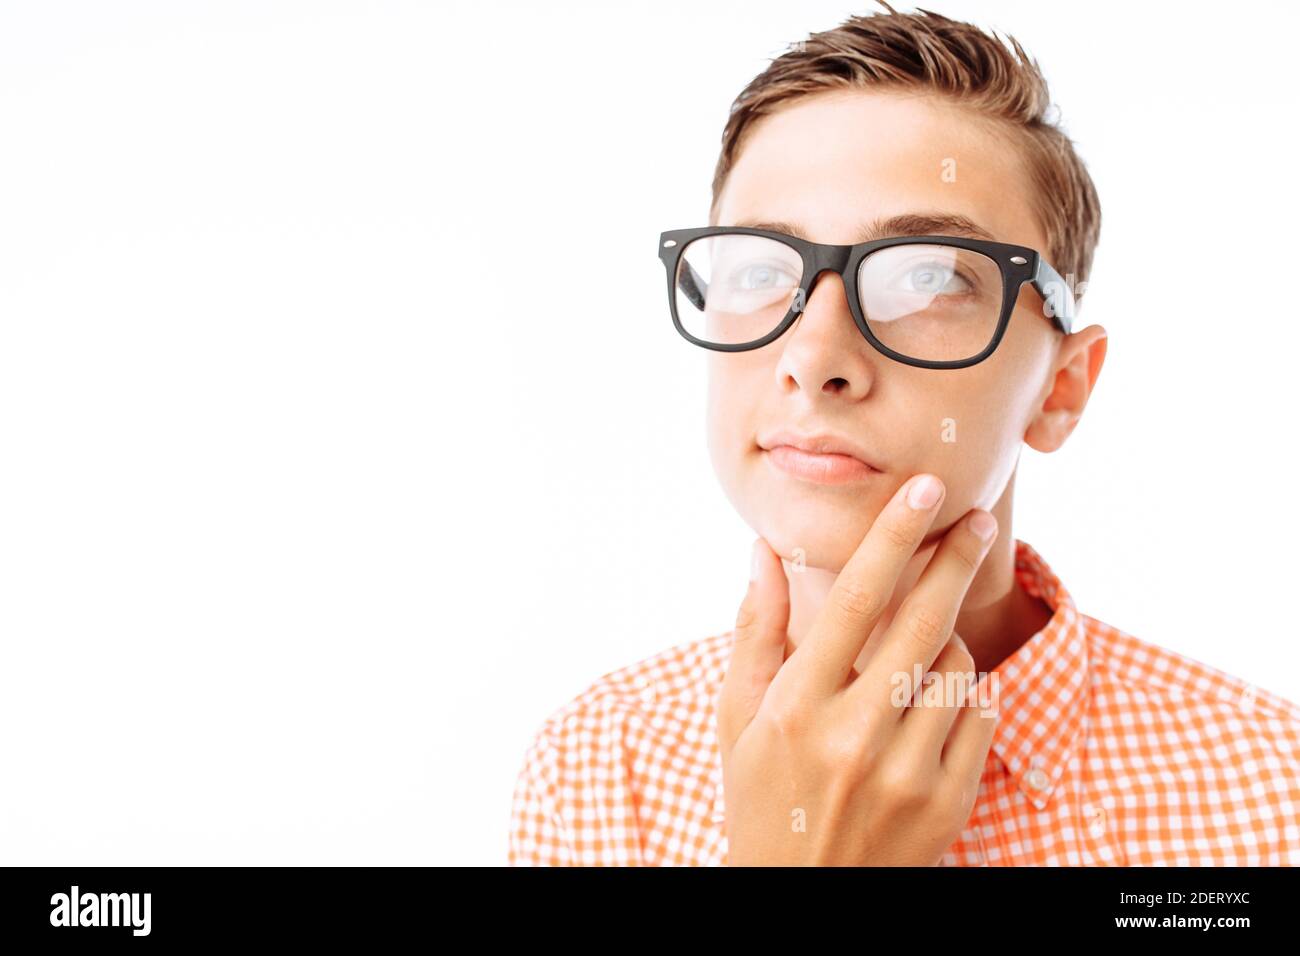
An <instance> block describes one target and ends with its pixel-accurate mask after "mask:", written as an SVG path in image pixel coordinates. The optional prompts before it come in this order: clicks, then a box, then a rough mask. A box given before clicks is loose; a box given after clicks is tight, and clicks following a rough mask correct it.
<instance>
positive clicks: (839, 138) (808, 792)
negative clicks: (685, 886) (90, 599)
mask: <svg viewBox="0 0 1300 956" xmlns="http://www.w3.org/2000/svg"><path fill="white" fill-rule="evenodd" d="M1010 43H1011V48H1010V49H1009V48H1008V47H1007V46H1006V45H1005V44H1003V43H1002V42H1001V41H999V40H998V39H997V38H996V37H995V36H994V37H990V36H988V35H986V34H985V33H983V32H982V31H980V30H979V29H978V28H976V27H974V26H971V25H969V24H964V23H958V22H954V21H952V20H949V19H946V18H944V17H941V16H938V15H936V14H933V13H928V12H925V13H923V14H907V15H905V14H899V13H896V12H894V11H893V10H892V9H889V13H888V14H879V15H876V16H870V17H855V18H851V19H850V20H849V21H847V22H846V23H844V24H843V25H841V26H840V27H838V28H837V29H834V30H831V31H828V32H825V33H821V34H817V35H814V36H812V37H810V38H809V39H808V40H807V41H805V42H804V43H802V44H800V45H799V47H798V48H797V49H794V50H791V51H790V52H788V53H786V54H785V55H783V56H781V57H779V58H778V59H776V60H775V61H774V62H773V63H772V64H771V65H770V66H769V67H768V69H767V70H766V71H765V72H763V73H762V74H761V75H760V76H758V77H757V78H756V79H755V80H754V81H753V82H752V83H751V84H750V85H749V86H748V87H747V88H746V89H745V90H744V92H742V93H741V95H740V96H739V98H738V99H737V102H736V104H735V105H734V107H733V110H732V114H731V117H730V119H729V121H728V123H727V126H726V130H725V132H724V136H723V147H722V154H721V157H720V159H719V162H718V167H717V171H716V175H715V178H714V183H713V197H714V201H713V206H712V209H711V210H710V219H709V222H710V227H708V228H701V229H688V230H673V231H670V232H667V233H664V235H663V237H661V242H660V255H661V257H662V258H663V260H664V262H665V265H666V266H667V269H668V288H669V300H670V301H669V305H670V308H669V311H670V314H671V315H672V318H673V321H674V324H675V325H676V326H677V329H678V331H679V332H680V333H681V334H682V335H683V336H684V337H685V338H687V339H688V340H689V341H690V342H692V343H694V344H695V345H700V346H703V347H705V348H707V349H708V350H709V351H708V360H709V363H710V365H709V372H710V374H709V380H710V387H709V396H708V422H709V432H708V433H709V443H710V453H711V456H712V460H713V463H714V466H715V469H716V471H717V474H718V476H719V478H720V480H721V482H722V485H723V487H724V489H725V491H726V493H727V495H728V497H729V498H730V500H731V501H732V503H733V504H734V505H735V507H736V508H737V510H738V511H739V512H740V514H741V515H742V516H743V517H744V519H745V520H746V521H747V522H748V523H749V525H750V526H751V527H752V528H753V529H754V530H755V531H756V533H757V534H758V535H759V539H758V540H757V541H756V542H755V548H754V556H753V568H752V571H751V582H750V586H749V591H748V593H747V594H746V595H745V598H744V601H743V603H742V605H741V608H740V612H739V614H738V616H737V619H736V626H735V628H734V629H733V630H732V631H728V632H726V633H724V634H717V635H713V636H711V637H708V638H706V639H704V640H698V641H693V642H690V643H686V644H682V645H679V646H677V647H674V648H672V649H670V650H667V651H664V652H662V653H661V654H659V655H657V656H655V657H652V658H650V659H648V660H645V661H642V662H640V663H637V664H633V665H631V666H628V667H625V668H623V669H621V670H618V671H615V672H613V673H610V674H607V675H605V676H604V677H602V678H601V679H600V680H598V681H597V682H596V683H595V684H594V685H592V686H591V687H590V688H589V689H588V690H587V691H585V692H584V693H583V694H581V695H579V696H578V697H577V698H576V699H574V700H573V701H572V702H571V703H569V704H568V705H566V706H565V707H563V708H561V709H560V710H559V711H557V712H556V713H555V714H553V715H552V716H551V717H550V719H549V720H547V721H546V723H545V725H544V726H543V727H542V728H541V729H540V731H539V732H538V734H537V736H536V738H535V740H534V741H533V743H532V745H531V746H530V747H529V749H528V751H527V754H526V757H525V761H524V766H523V769H522V772H521V773H520V775H519V778H518V785H517V787H516V791H515V795H514V807H513V819H512V830H511V834H510V853H509V859H510V862H511V863H512V864H516V865H525V864H526V865H720V864H729V865H744V864H790V863H795V864H891V865H892V864H901V865H934V864H941V865H1025V864H1049V865H1050V864H1064V865H1153V864H1154V865H1161V864H1168V865H1207V864H1208V865H1224V864H1265V865H1279V864H1291V865H1294V864H1300V819H1298V818H1300V707H1297V706H1296V705H1295V704H1293V703H1291V702H1289V701H1286V700H1283V699H1281V698H1279V697H1277V696H1275V695H1271V694H1269V693H1267V692H1265V691H1263V690H1258V689H1255V688H1252V687H1250V686H1248V685H1247V684H1245V683H1244V682H1242V681H1240V680H1238V679H1236V678H1233V677H1231V676H1229V675H1227V674H1225V673H1223V672H1221V671H1218V670H1215V669H1213V668H1211V667H1209V666H1207V665H1205V664H1202V663H1200V662H1197V661H1194V660H1191V659H1189V658H1186V657H1182V656H1180V655H1178V654H1175V653H1173V652H1171V651H1168V650H1165V649H1163V648H1160V647H1158V646H1155V645H1153V644H1149V643H1146V642H1144V641H1142V640H1139V639H1138V638H1136V637H1134V636H1132V635H1129V634H1127V633H1124V632H1122V631H1119V630H1117V629H1115V628H1113V627H1110V626H1108V625H1106V624H1103V623H1102V622H1100V621H1098V620H1096V619H1094V618H1091V617H1089V616H1087V615H1086V614H1083V613H1081V612H1080V611H1079V610H1078V609H1077V608H1076V607H1075V605H1074V602H1073V601H1072V599H1071V597H1070V594H1069V592H1068V591H1067V590H1066V589H1065V587H1064V586H1063V584H1062V582H1061V581H1060V580H1059V579H1058V578H1057V577H1056V575H1055V574H1053V572H1052V570H1051V568H1050V567H1049V565H1048V564H1047V562H1046V561H1045V560H1044V558H1043V557H1042V556H1040V555H1039V554H1038V553H1037V552H1036V551H1035V550H1034V549H1033V548H1031V547H1030V546H1029V545H1028V544H1027V543H1026V542H1024V541H1021V540H1019V539H1017V538H1015V537H1014V536H1013V533H1012V519H1013V514H1012V501H1013V490H1014V486H1015V477H1016V466H1017V462H1018V458H1019V453H1020V448H1021V446H1022V444H1023V443H1027V444H1029V445H1030V446H1031V447H1033V448H1035V449H1037V450H1038V451H1041V452H1051V451H1055V450H1056V449H1058V448H1060V447H1061V446H1062V445H1063V444H1064V443H1065V441H1066V439H1067V438H1068V437H1069V435H1070V433H1071V431H1072V430H1073V429H1074V427H1075V426H1076V425H1077V424H1078V421H1079V419H1080V417H1081V416H1082V414H1083V411H1084V408H1085V406H1086V404H1087V401H1088V397H1089V395H1090V393H1091V391H1092V389H1093V387H1094V386H1095V384H1096V381H1097V377H1098V374H1099V373H1100V371H1101V367H1102V362H1103V359H1104V357H1105V354H1106V332H1105V330H1104V329H1103V328H1101V327H1100V326H1097V325H1092V326H1088V327H1087V328H1082V329H1078V328H1076V327H1075V322H1074V318H1075V316H1074V312H1075V308H1076V300H1075V296H1074V294H1073V292H1071V291H1070V290H1069V288H1068V286H1073V287H1074V288H1076V289H1077V288H1081V286H1082V283H1083V282H1085V281H1086V279H1087V276H1088V272H1089V267H1090V264H1091V261H1092V257H1093V250H1094V247H1095V245H1096V242H1097V239H1098V233H1099V227H1100V209H1099V203H1098V199H1097V196H1096V193H1095V191H1094V188H1093V184H1092V182H1091V179H1090V177H1089V176H1088V173H1087V171H1086V169H1085V168H1084V165H1083V163H1082V162H1081V161H1080V160H1079V158H1078V157H1077V156H1076V154H1075V152H1074V150H1073V147H1072V144H1071V143H1070V141H1069V139H1068V138H1067V137H1066V136H1065V135H1064V134H1063V133H1062V131H1061V130H1060V129H1058V128H1056V127H1055V126H1053V125H1052V124H1050V123H1048V122H1047V121H1046V120H1045V115H1046V112H1047V108H1048V104H1049V98H1048V91H1047V88H1046V84H1045V82H1044V80H1043V78H1042V76H1041V74H1040V73H1039V71H1038V68H1037V66H1036V64H1033V63H1032V62H1031V61H1030V60H1029V58H1028V57H1027V56H1026V55H1025V53H1024V51H1023V50H1022V49H1021V47H1020V45H1019V44H1018V43H1016V41H1015V40H1011V41H1010ZM722 227H725V228H722ZM1061 276H1066V277H1068V279H1067V280H1065V285H1066V286H1067V287H1066V288H1064V289H1063V288H1062V286H1063V283H1062V280H1061V278H1060V277H1061ZM1062 291H1064V293H1065V294H1064V295H1062V294H1060V293H1062ZM922 673H934V674H938V675H940V676H944V675H951V674H962V673H966V674H970V673H974V674H977V675H980V677H979V684H978V687H977V690H978V694H977V698H976V700H975V701H971V700H964V701H963V700H962V699H961V697H960V695H957V696H956V697H954V696H953V695H952V694H951V693H949V694H942V693H938V694H929V693H924V694H922V693H917V691H918V689H919V690H925V689H926V688H927V687H928V688H929V689H930V690H934V689H935V688H936V687H938V686H939V685H937V684H933V683H930V684H921V685H918V683H917V682H916V681H915V680H913V681H912V682H911V683H908V681H907V679H906V678H908V677H910V676H912V675H917V676H919V675H920V674H922ZM900 678H901V680H900ZM948 686H949V687H953V686H961V685H955V684H952V683H951V682H949V683H948ZM900 687H902V688H904V691H903V693H902V694H900V693H898V690H899V688H900ZM990 691H995V692H996V693H995V694H990V693H989V692H990Z"/></svg>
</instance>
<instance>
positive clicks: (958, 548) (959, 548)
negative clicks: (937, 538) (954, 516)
mask: <svg viewBox="0 0 1300 956" xmlns="http://www.w3.org/2000/svg"><path fill="white" fill-rule="evenodd" d="M971 537H972V539H973V537H974V536H973V535H972V536H971ZM952 550H953V556H954V557H955V558H956V560H957V561H958V562H960V564H961V566H962V567H963V568H965V569H966V571H968V572H970V573H972V574H973V573H974V572H975V571H977V570H979V566H980V564H981V562H983V560H984V552H983V551H982V550H980V549H977V548H976V547H974V546H973V544H972V543H971V542H968V541H962V542H961V543H960V544H954V545H953V549H952Z"/></svg>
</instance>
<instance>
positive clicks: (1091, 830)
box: [1083, 803, 1106, 838]
mask: <svg viewBox="0 0 1300 956" xmlns="http://www.w3.org/2000/svg"><path fill="white" fill-rule="evenodd" d="M1083 816H1084V818H1085V819H1086V820H1087V821H1088V835H1089V836H1092V837H1094V838H1099V837H1102V836H1104V835H1105V834H1106V811H1105V809H1104V808H1102V807H1098V806H1093V805H1092V804H1091V803H1087V804H1084V806H1083Z"/></svg>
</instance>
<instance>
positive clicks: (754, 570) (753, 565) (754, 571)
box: [749, 538, 763, 581]
mask: <svg viewBox="0 0 1300 956" xmlns="http://www.w3.org/2000/svg"><path fill="white" fill-rule="evenodd" d="M762 544H763V539H762V538H755V539H754V544H753V547H751V548H750V549H749V580H751V581H757V580H758V567H759V565H758V562H759V561H761V560H762V559H763V554H762V552H761V551H760V550H759V548H760V547H761V546H762Z"/></svg>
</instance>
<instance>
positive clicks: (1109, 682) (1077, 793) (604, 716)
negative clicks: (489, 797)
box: [508, 540, 1300, 866]
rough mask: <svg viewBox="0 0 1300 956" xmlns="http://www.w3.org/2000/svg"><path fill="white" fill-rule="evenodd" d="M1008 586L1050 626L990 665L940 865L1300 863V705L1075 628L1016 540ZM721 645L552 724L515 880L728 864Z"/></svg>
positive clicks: (1039, 564)
mask: <svg viewBox="0 0 1300 956" xmlns="http://www.w3.org/2000/svg"><path fill="white" fill-rule="evenodd" d="M1016 577H1017V580H1018V581H1019V584H1020V586H1021V587H1023V588H1024V589H1025V590H1026V591H1027V592H1028V593H1029V594H1031V595H1033V596H1036V597H1039V596H1041V597H1042V599H1043V600H1044V601H1046V602H1047V603H1048V605H1049V606H1051V607H1052V609H1053V610H1054V615H1053V617H1052V619H1051V621H1050V622H1049V623H1048V625H1047V626H1046V627H1045V628H1044V629H1043V630H1041V631H1039V632H1038V633H1037V634H1035V635H1034V636H1033V637H1032V638H1031V639H1030V640H1028V641H1026V642H1025V643H1024V644H1023V645H1021V647H1020V648H1019V649H1017V650H1016V652H1015V653H1014V654H1012V655H1011V656H1010V657H1008V658H1007V659H1006V660H1004V661H1003V662H1002V663H1001V664H999V665H998V667H997V668H995V672H996V673H998V675H999V677H998V687H997V690H998V707H999V717H998V728H997V731H996V734H995V737H994V740H993V745H992V747H991V749H990V752H989V755H988V758H987V761H986V763H985V767H984V773H983V777H982V778H981V781H980V792H979V796H978V797H977V799H976V803H975V807H974V809H973V810H972V812H971V816H970V818H969V820H968V822H967V824H966V826H965V828H964V829H963V831H962V833H961V835H960V836H959V837H958V839H957V840H956V841H954V842H953V844H952V845H951V846H950V847H949V848H948V850H947V851H946V852H945V854H944V856H943V859H942V860H941V861H940V863H941V865H947V866H1025V865H1048V866H1058V865H1064V866H1164V865H1168V866H1225V865H1228V866H1231V865H1247V866H1249V865H1265V866H1277V865H1290V866H1294V865H1297V864H1300V707H1298V706H1297V705H1296V704H1294V703H1292V702H1290V701H1288V700H1285V699H1283V698H1281V697H1278V696H1276V695H1274V694H1271V693H1269V692H1267V691H1265V690H1263V689H1261V688H1258V687H1253V686H1251V685H1249V684H1247V683H1245V682H1244V681H1241V680H1239V679H1237V678H1235V677H1232V676H1230V675H1228V674H1226V673H1224V672H1222V671H1219V670H1216V669H1214V668H1212V667H1210V666H1208V665H1206V664H1202V663H1200V662H1199V661H1196V660H1193V659H1190V658H1187V657H1183V656H1181V655H1179V654H1176V653H1174V652H1172V651H1169V650H1166V649H1164V648H1161V647H1157V646H1155V645H1153V644H1148V643H1146V642H1144V641H1141V640H1139V639H1137V638H1136V637H1133V636H1131V635H1129V634H1126V633H1124V632H1123V631H1119V630H1117V629H1115V628H1113V627H1110V626H1108V625H1106V624H1103V623H1102V622H1100V621H1098V620H1095V619H1093V618H1091V617H1088V616H1087V615H1085V614H1081V613H1079V611H1078V610H1077V609H1076V608H1075V606H1074V602H1073V600H1072V599H1071V597H1070V595H1069V593H1068V592H1067V591H1066V590H1065V588H1064V587H1063V586H1062V585H1061V582H1060V581H1059V580H1058V579H1057V577H1056V575H1055V574H1053V573H1052V570H1051V568H1050V567H1048V565H1047V564H1046V562H1044V561H1043V559H1042V558H1041V557H1040V556H1039V555H1038V553H1037V552H1036V551H1034V549H1033V548H1031V547H1030V546H1029V545H1028V544H1026V543H1025V542H1023V541H1020V540H1017V541H1016ZM731 637H732V632H731V631H727V632H725V633H723V634H716V635H713V636H710V637H706V638H704V639H702V640H696V641H692V642H690V643H686V644H681V645H679V646H676V647H673V648H670V649H668V650H666V651H663V652H661V653H659V654H656V655H655V656H653V657H650V658H648V659H646V660H643V661H641V662H639V663H636V664H632V665H629V666H627V667H624V668H621V669H619V670H616V671H613V672H611V673H609V674H606V675H605V676H603V677H601V678H600V679H599V680H597V681H596V682H595V683H594V684H593V685H592V686H591V687H590V688H588V689H587V690H586V691H584V692H583V693H582V694H580V695H579V696H578V697H576V698H574V699H573V700H572V701H571V702H570V703H568V704H567V705H565V706H564V707H561V708H560V709H559V710H557V711H556V712H555V713H554V714H552V715H551V716H550V717H549V718H548V719H547V720H546V721H545V723H544V724H543V725H542V726H541V728H540V729H539V730H538V732H537V734H536V736H535V737H534V739H533V741H532V743H531V744H530V745H529V747H528V749H527V751H526V753H525V756H524V761H523V767H522V769H521V771H520V773H519V776H518V778H517V783H516V786H515V791H514V797H513V804H512V810H511V829H510V834H509V851H508V860H509V863H510V865H512V866H719V865H725V864H726V852H727V847H726V835H725V833H724V830H723V821H724V816H723V813H724V802H723V787H722V762H721V755H720V752H719V750H718V745H717V737H716V734H715V727H714V720H713V695H714V694H716V693H717V690H718V688H719V686H720V685H721V682H722V678H723V675H724V674H725V673H726V669H727V661H728V658H729V654H730V650H731Z"/></svg>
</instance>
